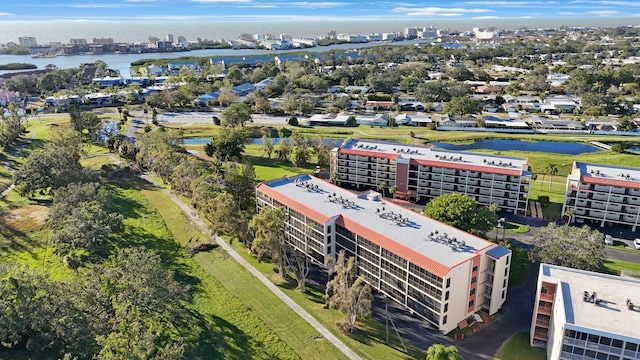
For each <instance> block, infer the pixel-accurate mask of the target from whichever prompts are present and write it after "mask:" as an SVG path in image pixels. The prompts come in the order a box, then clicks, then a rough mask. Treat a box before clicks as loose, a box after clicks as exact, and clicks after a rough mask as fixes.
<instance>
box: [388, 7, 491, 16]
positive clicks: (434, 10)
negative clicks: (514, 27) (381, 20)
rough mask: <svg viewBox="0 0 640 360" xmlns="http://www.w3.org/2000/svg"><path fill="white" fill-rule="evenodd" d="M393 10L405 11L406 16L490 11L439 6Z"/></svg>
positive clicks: (450, 14)
mask: <svg viewBox="0 0 640 360" xmlns="http://www.w3.org/2000/svg"><path fill="white" fill-rule="evenodd" d="M393 11H394V12H405V13H406V14H407V16H462V15H464V14H468V13H484V12H491V11H492V10H490V9H477V8H476V9H463V8H441V7H425V8H406V7H397V8H394V9H393Z"/></svg>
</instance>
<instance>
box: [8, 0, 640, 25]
mask: <svg viewBox="0 0 640 360" xmlns="http://www.w3.org/2000/svg"><path fill="white" fill-rule="evenodd" d="M616 17H625V18H630V17H631V18H638V19H639V21H640V2H638V1H627V0H570V1H566V0H565V1H554V0H538V1H536V0H534V1H520V0H515V1H504V0H497V1H489V0H477V1H476V0H469V1H464V0H461V1H451V2H449V1H443V0H440V1H433V2H429V3H428V4H427V3H425V2H424V1H401V2H393V1H355V0H345V1H319V0H310V1H274V0H63V1H61V2H60V1H50V0H24V1H5V2H3V4H2V8H1V9H0V29H1V28H2V23H3V22H7V21H47V20H48V21H50V20H74V21H91V20H107V21H252V20H253V21H305V20H308V21H348V20H376V19H387V20H430V19H431V20H446V19H451V20H462V19H469V20H473V19H476V20H479V19H514V18H523V19H590V18H616ZM636 24H637V22H636Z"/></svg>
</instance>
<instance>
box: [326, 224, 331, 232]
mask: <svg viewBox="0 0 640 360" xmlns="http://www.w3.org/2000/svg"><path fill="white" fill-rule="evenodd" d="M327 232H328V233H329V234H331V225H329V226H327Z"/></svg>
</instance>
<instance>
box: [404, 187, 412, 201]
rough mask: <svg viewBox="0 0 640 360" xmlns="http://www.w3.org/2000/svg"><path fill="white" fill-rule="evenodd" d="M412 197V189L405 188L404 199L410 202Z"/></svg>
mask: <svg viewBox="0 0 640 360" xmlns="http://www.w3.org/2000/svg"><path fill="white" fill-rule="evenodd" d="M412 197H413V191H412V190H407V192H406V193H405V194H404V199H405V200H407V201H408V202H411V198H412Z"/></svg>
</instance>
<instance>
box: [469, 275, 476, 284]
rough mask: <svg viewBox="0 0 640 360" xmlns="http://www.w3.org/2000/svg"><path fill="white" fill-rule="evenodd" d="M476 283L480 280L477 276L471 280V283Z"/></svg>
mask: <svg viewBox="0 0 640 360" xmlns="http://www.w3.org/2000/svg"><path fill="white" fill-rule="evenodd" d="M476 281H478V278H477V277H476V276H474V277H472V278H471V283H472V284H473V283H475V282H476Z"/></svg>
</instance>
